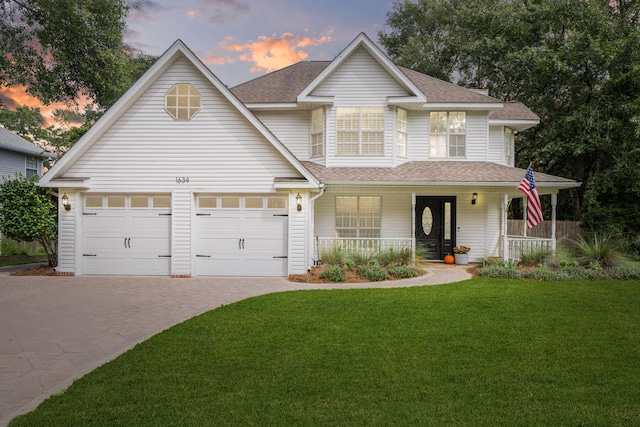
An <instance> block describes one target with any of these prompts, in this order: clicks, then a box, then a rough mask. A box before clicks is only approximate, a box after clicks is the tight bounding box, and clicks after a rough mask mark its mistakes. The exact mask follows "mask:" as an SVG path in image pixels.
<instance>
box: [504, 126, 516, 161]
mask: <svg viewBox="0 0 640 427" xmlns="http://www.w3.org/2000/svg"><path fill="white" fill-rule="evenodd" d="M514 142H515V133H514V132H513V129H510V128H504V157H505V158H504V161H505V163H506V164H507V166H513V165H514V164H515V158H514V155H513V154H514V150H515V143H514Z"/></svg>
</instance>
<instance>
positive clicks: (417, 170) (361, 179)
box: [302, 161, 580, 189]
mask: <svg viewBox="0 0 640 427" xmlns="http://www.w3.org/2000/svg"><path fill="white" fill-rule="evenodd" d="M302 163H303V164H304V166H305V167H306V168H307V169H308V170H309V171H310V172H311V173H312V174H313V175H314V176H315V177H316V178H317V179H318V180H319V181H320V182H322V183H324V184H373V185H438V186H442V185H450V186H476V187H482V186H484V187H512V186H513V187H517V186H518V185H519V184H520V181H522V178H524V175H525V173H526V170H524V169H520V168H512V167H509V166H504V165H499V164H497V163H491V162H468V161H428V162H407V163H404V164H402V165H400V166H397V167H395V168H355V167H324V166H322V165H319V164H317V163H313V162H302ZM535 178H536V183H537V184H538V187H548V188H554V189H563V188H573V187H578V186H580V183H579V182H577V181H574V180H571V179H567V178H561V177H559V176H554V175H548V174H544V173H539V172H535Z"/></svg>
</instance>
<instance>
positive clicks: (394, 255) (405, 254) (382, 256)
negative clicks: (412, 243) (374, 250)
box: [377, 248, 413, 265]
mask: <svg viewBox="0 0 640 427" xmlns="http://www.w3.org/2000/svg"><path fill="white" fill-rule="evenodd" d="M377 258H378V261H379V262H380V264H382V265H391V264H398V265H410V264H413V256H412V254H411V248H403V249H400V250H398V249H394V248H390V249H387V250H386V251H384V252H381V253H379V254H378V256H377Z"/></svg>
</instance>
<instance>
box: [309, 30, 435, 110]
mask: <svg viewBox="0 0 640 427" xmlns="http://www.w3.org/2000/svg"><path fill="white" fill-rule="evenodd" d="M360 46H362V47H364V48H365V49H366V50H367V52H369V54H371V56H373V58H374V59H375V60H376V61H377V62H378V63H379V64H380V65H381V66H382V67H383V68H384V69H385V70H386V71H387V72H388V73H389V74H391V75H392V76H393V77H394V78H395V79H396V81H397V82H398V83H400V84H401V85H402V86H403V87H404V88H405V89H406V90H407V91H408V92H411V93H413V94H414V95H415V96H416V97H418V98H419V99H420V100H422V102H427V97H426V96H425V94H424V93H422V91H421V90H420V89H418V87H417V86H416V85H415V84H414V83H413V82H412V81H411V80H410V79H409V78H408V77H407V76H406V75H405V74H404V73H403V72H402V71H400V69H399V68H398V67H397V66H396V65H395V64H394V63H393V62H391V60H390V59H389V57H388V56H387V55H385V54H384V53H383V52H382V50H380V48H379V47H378V46H376V45H375V43H373V42H372V41H371V39H370V38H369V37H368V36H367V35H366V34H365V33H360V34H359V35H358V36H357V37H356V38H355V39H353V41H352V42H351V43H349V45H348V46H347V47H346V48H345V49H344V50H343V51H342V52H341V53H340V54H339V55H338V56H337V57H336V58H335V59H334V60H333V61H331V64H329V66H328V67H327V68H325V69H324V70H323V71H322V72H321V73H320V74H319V75H318V76H317V77H316V78H315V79H313V81H312V82H311V83H309V85H308V86H307V87H306V88H304V89H303V90H302V92H300V94H299V95H298V102H305V101H304V99H306V98H307V97H308V96H309V95H310V94H311V92H313V91H314V90H315V89H316V88H317V87H319V86H320V85H321V84H322V82H324V81H325V80H326V79H327V78H328V77H329V76H330V75H331V74H333V72H334V71H335V70H336V69H337V68H338V67H340V65H342V63H343V62H344V61H345V60H346V59H347V58H349V56H351V54H352V53H353V52H355V50H356V49H358V48H359V47H360Z"/></svg>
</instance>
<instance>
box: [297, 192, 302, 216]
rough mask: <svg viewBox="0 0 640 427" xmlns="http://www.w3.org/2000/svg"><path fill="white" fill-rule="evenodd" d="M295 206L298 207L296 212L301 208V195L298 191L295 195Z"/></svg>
mask: <svg viewBox="0 0 640 427" xmlns="http://www.w3.org/2000/svg"><path fill="white" fill-rule="evenodd" d="M296 207H297V209H298V212H300V211H301V210H302V196H301V195H300V193H298V195H297V196H296Z"/></svg>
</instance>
